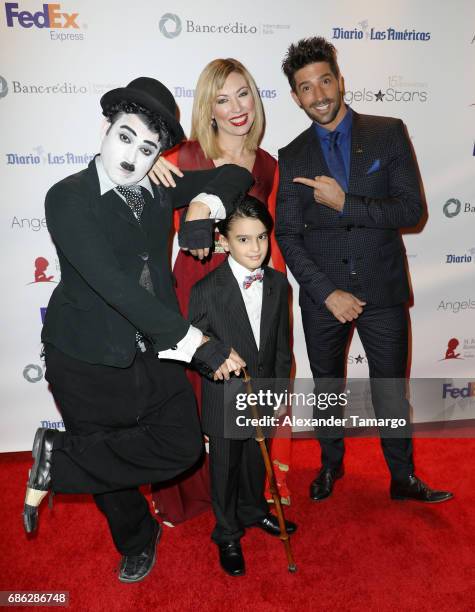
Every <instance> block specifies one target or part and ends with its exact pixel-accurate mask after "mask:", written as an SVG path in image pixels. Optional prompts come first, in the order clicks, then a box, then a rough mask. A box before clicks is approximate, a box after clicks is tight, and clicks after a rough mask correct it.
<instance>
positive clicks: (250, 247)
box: [189, 196, 296, 576]
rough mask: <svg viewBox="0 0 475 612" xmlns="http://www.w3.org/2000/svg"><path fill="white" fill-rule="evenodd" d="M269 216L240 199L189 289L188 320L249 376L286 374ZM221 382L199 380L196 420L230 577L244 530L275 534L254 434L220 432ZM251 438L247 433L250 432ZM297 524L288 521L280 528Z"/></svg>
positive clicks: (240, 567)
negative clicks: (207, 265)
mask: <svg viewBox="0 0 475 612" xmlns="http://www.w3.org/2000/svg"><path fill="white" fill-rule="evenodd" d="M272 225H273V222H272V217H271V215H270V214H269V211H268V210H267V208H266V207H265V206H264V205H263V204H262V203H261V202H259V201H258V200H257V199H256V198H253V197H251V196H246V197H245V198H244V199H243V201H242V202H241V203H240V204H239V205H238V206H237V207H236V208H235V210H234V211H233V212H232V213H231V214H230V215H229V216H228V217H227V218H226V219H225V220H223V221H221V222H220V223H219V226H218V227H219V230H220V233H221V244H222V245H223V247H224V249H225V250H226V251H227V252H229V258H228V259H227V260H226V261H225V262H224V263H223V264H222V265H221V266H219V267H218V268H217V269H216V270H214V271H213V272H211V273H210V274H208V276H206V277H205V278H204V279H202V280H201V281H199V282H198V283H196V285H194V287H193V289H192V293H191V298H190V305H189V317H190V321H191V322H192V324H193V325H195V326H196V327H198V328H199V329H201V330H202V332H203V333H204V334H206V335H209V336H210V337H212V338H215V339H219V340H220V341H221V342H222V343H223V344H225V345H228V346H232V347H233V349H234V350H235V351H236V352H237V353H238V354H239V355H240V356H241V358H242V359H244V361H245V362H246V364H247V370H248V372H249V374H250V376H251V377H256V378H289V376H290V366H291V353H290V339H289V310H288V282H287V279H286V277H285V276H284V275H283V274H282V273H281V272H278V271H276V270H273V269H272V268H268V267H267V266H264V267H261V266H262V264H263V262H264V260H265V258H266V255H267V252H268V248H269V234H270V232H271V230H272ZM223 404H224V391H223V383H222V381H213V380H208V379H206V378H205V379H204V381H203V390H202V424H203V430H204V432H205V433H206V434H207V435H208V436H209V459H210V479H211V501H212V505H213V511H214V514H215V517H216V526H215V528H214V530H213V533H212V536H211V537H212V540H213V541H214V542H215V543H216V544H217V545H218V548H219V558H220V563H221V567H222V568H223V569H224V571H225V572H227V573H228V574H230V575H232V576H240V575H242V574H244V572H245V566H244V558H243V555H242V551H241V546H240V538H241V537H242V536H243V534H244V527H260V528H261V529H263V530H264V531H266V532H267V533H270V534H271V535H277V536H278V535H280V530H279V526H278V521H277V518H276V517H275V516H274V515H272V514H269V513H268V506H267V502H266V500H265V498H264V481H265V467H264V462H263V460H262V456H261V452H260V449H259V446H258V444H257V442H256V441H255V439H254V438H252V437H250V438H248V439H245V440H235V439H230V438H229V437H226V433H225V415H224V410H223ZM251 435H252V434H251ZM295 529H296V525H295V524H294V523H291V522H289V521H288V522H287V532H288V533H293V532H294V531H295Z"/></svg>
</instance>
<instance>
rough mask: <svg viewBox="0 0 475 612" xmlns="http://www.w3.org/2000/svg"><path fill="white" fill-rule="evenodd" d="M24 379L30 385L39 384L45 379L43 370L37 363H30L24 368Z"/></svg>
mask: <svg viewBox="0 0 475 612" xmlns="http://www.w3.org/2000/svg"><path fill="white" fill-rule="evenodd" d="M23 378H24V379H25V380H27V381H28V382H30V383H37V382H39V381H40V380H41V379H42V378H43V368H42V367H41V366H40V365H38V364H36V363H29V364H28V365H26V366H25V367H24V368H23Z"/></svg>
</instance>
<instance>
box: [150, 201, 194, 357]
mask: <svg viewBox="0 0 475 612" xmlns="http://www.w3.org/2000/svg"><path fill="white" fill-rule="evenodd" d="M200 201H202V200H200ZM202 340H203V332H201V331H200V330H199V329H198V328H197V327H193V325H190V329H189V330H188V331H187V333H186V336H185V337H184V338H182V339H181V340H180V341H179V342H178V343H177V345H176V346H174V347H173V348H169V349H166V350H164V351H159V352H158V353H157V356H158V358H159V359H174V360H175V361H184V362H186V363H190V361H191V360H192V358H193V355H194V354H195V352H196V350H197V349H198V347H199V346H200V344H201V341H202Z"/></svg>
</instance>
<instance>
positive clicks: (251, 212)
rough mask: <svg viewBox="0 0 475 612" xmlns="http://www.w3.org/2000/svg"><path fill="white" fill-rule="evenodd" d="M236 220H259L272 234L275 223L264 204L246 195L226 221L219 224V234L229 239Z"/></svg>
mask: <svg viewBox="0 0 475 612" xmlns="http://www.w3.org/2000/svg"><path fill="white" fill-rule="evenodd" d="M236 219H257V220H258V221H260V222H261V223H262V224H263V225H264V227H265V228H266V230H267V231H268V232H269V233H270V232H271V231H272V228H273V227H274V221H273V220H272V217H271V214H270V212H269V211H268V209H267V206H265V205H264V204H263V203H262V202H260V201H259V200H258V199H257V198H255V197H253V196H250V195H246V196H244V198H243V199H242V200H241V202H239V204H237V206H236V208H235V209H234V210H233V211H232V212H231V213H229V215H228V216H227V217H226V219H223V220H222V221H220V222H219V223H218V229H219V233H220V234H222V235H223V236H225V237H226V238H227V236H228V234H229V230H230V227H231V225H232V224H233V222H234V221H235V220H236Z"/></svg>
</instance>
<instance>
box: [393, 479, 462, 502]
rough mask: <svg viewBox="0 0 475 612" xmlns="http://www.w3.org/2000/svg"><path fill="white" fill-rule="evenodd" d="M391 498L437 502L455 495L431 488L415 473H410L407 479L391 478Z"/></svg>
mask: <svg viewBox="0 0 475 612" xmlns="http://www.w3.org/2000/svg"><path fill="white" fill-rule="evenodd" d="M390 495H391V499H398V500H405V499H412V500H415V501H421V502H426V503H427V504H437V503H440V502H443V501H447V500H448V499H452V497H453V496H454V495H453V493H450V491H436V490H435V489H431V488H430V487H428V486H427V485H426V484H425V483H423V482H422V480H419V478H417V476H414V474H410V475H409V476H408V477H407V479H406V480H403V481H400V480H391V489H390Z"/></svg>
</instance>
